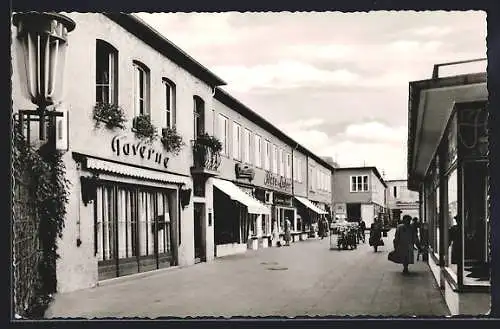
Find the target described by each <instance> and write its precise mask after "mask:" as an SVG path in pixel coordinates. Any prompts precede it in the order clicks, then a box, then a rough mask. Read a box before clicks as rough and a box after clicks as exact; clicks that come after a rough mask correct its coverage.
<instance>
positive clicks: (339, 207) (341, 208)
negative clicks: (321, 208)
mask: <svg viewBox="0 0 500 329" xmlns="http://www.w3.org/2000/svg"><path fill="white" fill-rule="evenodd" d="M335 214H347V206H346V204H345V203H337V204H336V205H335Z"/></svg>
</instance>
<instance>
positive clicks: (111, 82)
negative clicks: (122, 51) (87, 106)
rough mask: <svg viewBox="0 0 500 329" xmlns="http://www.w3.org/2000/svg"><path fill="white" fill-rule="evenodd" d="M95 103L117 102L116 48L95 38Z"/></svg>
mask: <svg viewBox="0 0 500 329" xmlns="http://www.w3.org/2000/svg"><path fill="white" fill-rule="evenodd" d="M95 79H96V81H95V88H96V103H105V104H116V103H117V102H118V50H116V49H115V48H114V47H113V46H111V45H110V44H109V43H107V42H105V41H103V40H96V72H95Z"/></svg>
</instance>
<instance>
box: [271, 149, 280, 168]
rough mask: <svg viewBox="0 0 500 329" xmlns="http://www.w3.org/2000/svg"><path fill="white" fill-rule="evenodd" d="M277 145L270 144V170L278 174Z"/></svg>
mask: <svg viewBox="0 0 500 329" xmlns="http://www.w3.org/2000/svg"><path fill="white" fill-rule="evenodd" d="M278 164H279V163H278V146H276V144H272V172H273V174H275V175H278Z"/></svg>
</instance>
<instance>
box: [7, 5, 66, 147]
mask: <svg viewBox="0 0 500 329" xmlns="http://www.w3.org/2000/svg"><path fill="white" fill-rule="evenodd" d="M13 24H14V25H15V26H16V27H17V39H18V41H19V42H20V45H21V50H22V55H23V56H21V57H22V58H19V60H20V61H21V62H22V64H23V66H24V67H25V74H26V79H25V83H26V84H25V87H26V91H27V93H28V95H29V97H30V100H31V102H32V103H33V104H35V105H37V110H34V111H33V110H24V111H19V112H20V113H19V114H20V123H21V125H20V126H21V127H22V123H23V122H22V121H23V117H24V115H28V118H29V116H30V115H36V116H38V118H39V138H40V140H45V117H46V116H47V117H50V118H51V126H52V127H54V121H55V117H56V116H62V113H60V112H56V111H55V110H54V109H53V110H52V111H48V110H47V109H48V107H50V106H51V105H53V104H54V102H55V100H57V99H60V97H61V93H62V84H63V83H62V82H63V81H62V80H63V75H64V61H65V55H66V48H67V41H68V40H67V36H68V32H71V31H73V30H74V28H75V22H74V21H73V20H71V19H70V18H68V17H66V16H64V15H61V14H57V13H40V12H27V13H16V14H14V15H13ZM28 121H29V119H28ZM51 130H53V129H51ZM53 138H54V134H53V133H52V134H51V139H53ZM52 142H54V140H52Z"/></svg>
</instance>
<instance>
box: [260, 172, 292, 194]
mask: <svg viewBox="0 0 500 329" xmlns="http://www.w3.org/2000/svg"><path fill="white" fill-rule="evenodd" d="M264 185H266V186H271V187H274V188H278V189H281V190H285V191H287V190H289V189H291V188H292V180H291V179H288V178H285V177H283V176H277V175H275V174H273V173H272V172H270V171H267V172H266V177H265V179H264Z"/></svg>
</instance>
